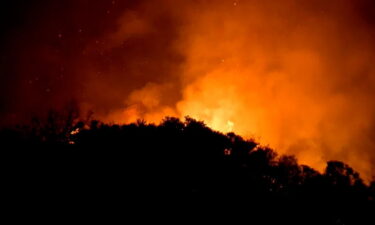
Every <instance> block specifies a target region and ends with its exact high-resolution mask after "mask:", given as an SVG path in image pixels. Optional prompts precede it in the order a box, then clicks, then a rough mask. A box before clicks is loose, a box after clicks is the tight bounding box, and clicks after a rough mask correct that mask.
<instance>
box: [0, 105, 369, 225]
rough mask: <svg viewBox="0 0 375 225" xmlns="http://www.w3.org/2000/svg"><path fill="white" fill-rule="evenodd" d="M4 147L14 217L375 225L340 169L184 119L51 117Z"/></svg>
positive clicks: (360, 191) (11, 136)
mask: <svg viewBox="0 0 375 225" xmlns="http://www.w3.org/2000/svg"><path fill="white" fill-rule="evenodd" d="M0 140H1V143H2V146H3V147H2V150H1V152H2V157H1V158H2V161H3V163H2V164H3V166H4V167H3V169H4V170H3V172H4V173H3V174H4V176H3V182H2V183H3V187H5V188H4V189H3V191H2V193H3V197H4V198H5V199H6V202H7V204H8V206H7V207H8V209H10V211H12V209H15V210H16V211H17V210H20V208H22V209H24V210H26V211H28V210H30V211H33V212H34V210H35V209H36V208H38V207H39V206H42V208H43V209H44V210H46V208H47V209H48V211H49V212H51V211H54V209H55V207H59V208H60V209H59V210H61V208H65V209H66V208H69V209H71V208H76V209H77V208H80V207H81V208H84V209H88V208H91V209H93V208H98V207H103V206H104V208H108V207H110V208H111V210H116V209H117V210H119V208H118V207H123V206H124V205H127V207H128V208H130V209H132V210H134V211H139V212H141V213H143V214H144V215H148V213H147V212H150V211H156V210H160V209H161V208H164V209H165V210H167V209H166V208H167V207H169V208H170V209H173V208H174V210H177V211H180V212H184V213H185V216H186V215H187V217H184V218H186V219H188V218H190V219H191V218H198V217H197V216H202V215H206V216H207V215H211V216H213V218H214V217H216V218H218V217H220V216H225V215H231V216H233V215H237V216H235V217H242V218H243V219H245V220H247V221H248V223H250V224H271V223H272V224H284V223H287V224H375V223H374V221H375V220H374V217H375V216H374V212H375V211H373V210H374V208H373V207H374V201H375V182H371V183H370V184H365V183H364V181H363V180H362V179H361V178H360V176H359V174H358V173H357V172H356V171H354V170H353V169H352V168H351V167H350V166H348V165H346V164H345V163H343V162H339V161H329V162H327V167H326V169H325V171H324V172H323V173H320V172H318V171H316V170H314V169H313V168H310V167H309V166H306V165H300V164H298V162H297V159H296V158H295V157H294V156H287V155H281V156H278V155H277V153H276V152H275V151H274V150H272V149H271V148H269V147H265V146H261V145H259V144H258V143H256V142H255V141H254V140H245V139H244V138H242V137H241V136H238V135H236V134H234V133H228V134H223V133H220V132H217V131H214V130H212V129H210V128H209V127H207V126H206V125H205V124H204V123H203V122H202V121H197V120H195V119H193V118H190V117H186V118H185V120H184V121H181V120H179V119H177V118H171V117H167V118H165V119H164V120H163V121H162V122H161V123H160V124H159V125H155V124H149V123H146V122H145V121H142V120H139V121H137V122H136V123H132V124H128V125H116V124H104V123H101V122H99V121H96V120H90V119H86V120H79V119H78V114H76V113H74V112H72V111H70V112H68V113H66V114H59V113H56V112H55V113H50V114H49V116H48V118H47V119H46V120H44V121H42V120H38V119H33V120H32V122H31V124H29V125H23V126H17V127H14V128H12V129H2V130H1V131H0ZM43 206H44V207H43ZM179 206H184V207H185V208H180V207H179ZM59 210H57V211H59ZM126 211H127V212H129V209H126ZM166 212H168V213H169V212H171V211H166ZM168 213H166V214H165V215H166V216H167V217H170V215H169V214H168ZM264 214H266V215H268V216H263V215H264ZM180 219H181V220H182V221H184V220H185V219H182V218H180ZM255 221H261V222H255Z"/></svg>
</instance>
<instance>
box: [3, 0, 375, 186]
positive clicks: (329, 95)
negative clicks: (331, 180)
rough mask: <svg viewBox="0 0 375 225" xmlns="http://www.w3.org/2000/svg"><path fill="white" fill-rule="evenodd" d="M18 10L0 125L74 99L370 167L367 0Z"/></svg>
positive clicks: (160, 1) (71, 3) (7, 33)
mask: <svg viewBox="0 0 375 225" xmlns="http://www.w3.org/2000/svg"><path fill="white" fill-rule="evenodd" d="M20 7H21V8H22V10H21V9H20ZM5 11H7V10H5ZM13 11H14V12H15V13H16V14H14V13H12V12H13ZM13 11H10V12H11V13H9V15H6V18H8V17H9V19H4V21H8V22H9V21H12V20H14V22H13V23H9V24H8V25H7V26H6V27H4V28H6V29H4V32H3V33H4V35H2V37H1V38H2V39H1V40H2V41H1V42H0V48H1V49H2V51H0V58H1V60H2V63H1V66H0V73H1V74H2V75H4V76H0V81H1V82H0V86H1V88H0V92H1V93H2V94H1V95H0V125H1V124H2V123H8V122H9V121H15V122H20V121H21V120H22V119H23V118H24V119H25V120H27V117H29V116H32V115H34V113H35V114H36V115H38V114H42V113H43V112H46V111H48V109H50V108H63V107H64V105H65V103H66V102H70V101H71V100H72V99H74V100H75V101H76V102H77V103H78V104H79V106H80V107H81V111H86V110H93V111H94V116H96V117H97V118H98V119H101V120H104V121H105V122H116V123H127V122H133V121H135V120H137V119H145V120H146V121H149V122H159V121H160V120H162V118H164V117H165V116H175V117H180V118H182V117H184V116H186V115H188V116H191V117H193V118H197V119H199V120H204V121H205V122H206V123H207V124H208V125H209V126H210V127H212V128H214V129H218V130H220V131H222V132H229V131H234V132H236V133H238V134H240V135H243V136H246V137H248V138H255V139H256V140H258V141H259V142H260V143H261V144H264V145H270V146H271V147H272V148H274V149H276V150H277V151H278V152H280V153H286V154H295V155H296V156H297V157H298V159H299V161H300V163H305V164H308V165H311V166H313V167H315V168H318V169H321V168H323V167H324V165H325V161H326V160H342V161H345V162H347V163H349V164H350V165H351V166H353V167H354V168H355V169H356V170H358V171H359V172H360V173H361V174H362V176H363V177H365V178H366V179H369V178H371V176H374V175H375V173H374V171H375V167H374V165H375V101H374V97H375V68H374V62H375V2H374V1H373V0H329V1H327V0H282V1H277V0H178V1H177V0H122V1H107V0H102V1H87V0H65V1H59V0H49V1H41V2H40V3H39V4H31V3H30V4H29V3H28V4H23V5H17V4H16V5H15V7H14V9H13ZM17 12H18V14H17ZM23 12H25V13H23ZM13 14H14V15H13Z"/></svg>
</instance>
